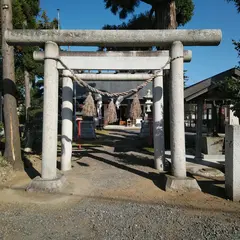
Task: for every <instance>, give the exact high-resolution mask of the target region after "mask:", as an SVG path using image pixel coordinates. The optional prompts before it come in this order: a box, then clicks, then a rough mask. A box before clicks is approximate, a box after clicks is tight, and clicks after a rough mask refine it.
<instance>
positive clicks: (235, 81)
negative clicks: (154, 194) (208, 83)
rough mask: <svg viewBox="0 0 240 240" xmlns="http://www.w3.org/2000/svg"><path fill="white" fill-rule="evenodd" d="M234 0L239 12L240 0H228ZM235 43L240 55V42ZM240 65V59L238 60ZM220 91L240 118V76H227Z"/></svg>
mask: <svg viewBox="0 0 240 240" xmlns="http://www.w3.org/2000/svg"><path fill="white" fill-rule="evenodd" d="M227 1H228V2H234V3H235V5H236V8H237V10H238V12H240V0H227ZM233 45H234V47H235V49H236V51H237V53H238V57H240V42H239V41H235V40H233ZM238 63H239V66H238V68H239V67H240V61H239V62H238ZM218 87H219V89H220V91H222V92H224V93H225V94H226V95H227V96H228V99H229V104H230V105H232V110H233V112H234V115H235V116H237V117H238V118H240V78H237V77H232V78H226V79H224V80H223V81H220V82H219V83H218Z"/></svg>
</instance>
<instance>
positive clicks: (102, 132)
mask: <svg viewBox="0 0 240 240" xmlns="http://www.w3.org/2000/svg"><path fill="white" fill-rule="evenodd" d="M96 134H103V135H109V131H107V130H96Z"/></svg>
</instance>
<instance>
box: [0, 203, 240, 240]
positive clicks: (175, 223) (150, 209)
mask: <svg viewBox="0 0 240 240" xmlns="http://www.w3.org/2000/svg"><path fill="white" fill-rule="evenodd" d="M0 210H1V212H0V239H6V240H8V239H9V240H14V239H17V240H21V239H24V240H27V239H36V240H37V239H58V240H61V239H63V240H64V239H114V240H118V239H164V240H165V239H170V240H175V239H177V240H180V239H194V240H198V239H219V240H220V239H221V240H224V239H226V240H227V239H240V219H239V217H238V216H237V215H234V214H232V213H216V212H215V213H211V212H204V211H199V210H194V209H186V208H177V207H171V206H168V205H165V204H159V205H151V204H137V203H131V202H120V201H104V200H99V199H98V200H96V199H83V200H82V201H81V202H77V203H74V204H70V206H68V207H66V206H64V207H63V206H61V207H46V206H45V207H43V206H41V207H40V206H37V205H28V206H26V205H25V206H24V205H16V204H15V205H7V206H6V205H5V206H4V210H3V209H2V206H1V205H0Z"/></svg>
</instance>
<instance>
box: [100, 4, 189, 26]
mask: <svg viewBox="0 0 240 240" xmlns="http://www.w3.org/2000/svg"><path fill="white" fill-rule="evenodd" d="M104 2H105V7H106V8H107V9H110V10H111V12H112V13H113V14H115V15H117V14H118V15H119V17H120V18H121V19H125V18H126V17H127V16H128V14H129V13H134V11H135V9H136V8H137V7H138V6H139V5H140V3H141V2H143V3H146V4H149V5H150V6H151V10H150V11H149V12H146V13H142V14H140V15H139V16H138V17H137V16H134V17H133V19H132V20H133V21H131V23H132V22H134V21H138V20H137V19H138V18H141V19H143V17H144V16H145V18H146V19H150V21H149V20H148V22H149V23H151V24H150V27H147V28H157V29H170V28H173V29H174V28H177V26H180V25H184V24H186V23H187V22H189V21H190V20H191V18H192V16H193V10H194V4H193V1H192V0H176V1H172V0H131V1H129V0H104ZM144 26H145V27H146V25H145V24H144ZM138 27H140V26H138ZM140 29H141V27H140Z"/></svg>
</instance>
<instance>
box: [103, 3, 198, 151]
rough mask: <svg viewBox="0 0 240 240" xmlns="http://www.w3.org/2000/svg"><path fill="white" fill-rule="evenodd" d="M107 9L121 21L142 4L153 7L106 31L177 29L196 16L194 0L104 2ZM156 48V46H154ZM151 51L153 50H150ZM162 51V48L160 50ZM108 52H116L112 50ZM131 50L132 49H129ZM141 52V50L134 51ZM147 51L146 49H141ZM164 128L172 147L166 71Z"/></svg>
mask: <svg viewBox="0 0 240 240" xmlns="http://www.w3.org/2000/svg"><path fill="white" fill-rule="evenodd" d="M104 2H105V7H106V8H107V9H110V10H111V12H112V13H113V14H115V15H118V16H119V17H120V18H121V19H125V18H126V17H127V16H128V14H132V13H134V11H135V10H136V8H137V7H138V6H139V5H140V4H141V3H146V4H148V5H149V6H151V10H150V11H147V12H145V13H141V14H139V15H134V16H133V18H132V19H130V20H129V21H128V22H127V23H123V24H121V25H118V26H111V25H105V26H104V28H105V29H111V28H112V29H176V28H177V27H178V26H184V25H185V24H186V23H187V22H189V21H190V20H191V18H192V16H193V14H194V3H193V0H176V1H173V0H131V1H130V0H104ZM153 47H154V46H153ZM150 49H151V48H150ZM158 49H162V48H158ZM107 50H116V49H110V48H108V49H107ZM119 50H125V49H119ZM128 50H130V49H128ZM134 50H140V49H134ZM141 50H146V49H143V48H142V49H141ZM164 74H165V76H164V118H165V120H164V128H165V138H164V139H165V147H166V148H169V147H170V121H169V117H170V112H169V101H168V99H169V97H168V96H169V86H168V85H169V71H164Z"/></svg>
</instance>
